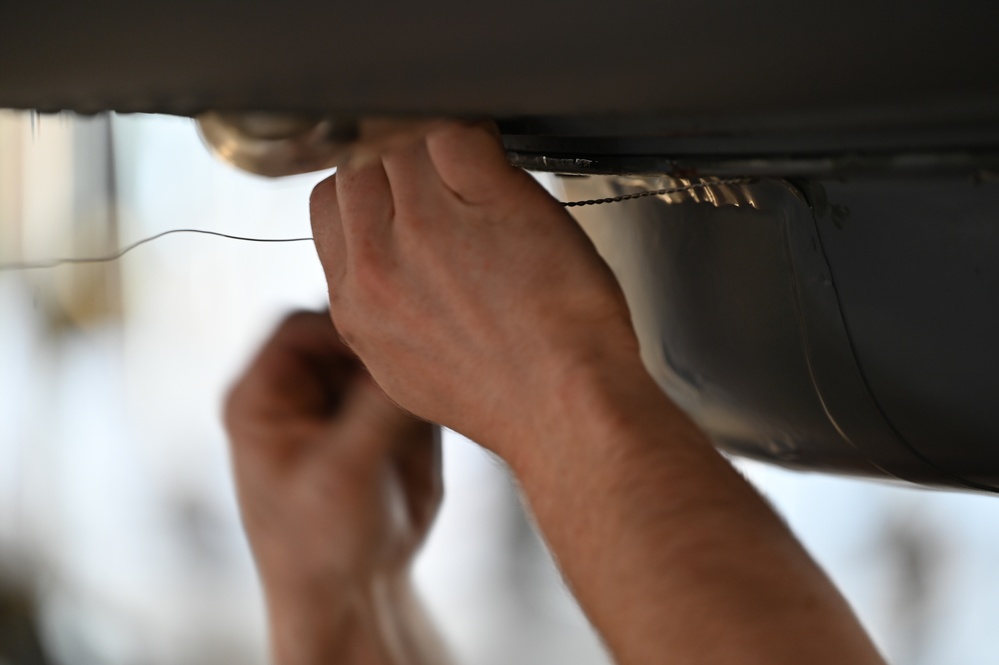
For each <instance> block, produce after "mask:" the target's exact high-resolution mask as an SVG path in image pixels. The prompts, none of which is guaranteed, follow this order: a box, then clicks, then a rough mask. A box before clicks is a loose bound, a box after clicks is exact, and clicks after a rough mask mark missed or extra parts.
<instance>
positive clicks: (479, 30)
mask: <svg viewBox="0 0 999 665" xmlns="http://www.w3.org/2000/svg"><path fill="white" fill-rule="evenodd" d="M0 15H2V17H3V20H0V63H2V69H0V107H15V108H37V109H42V110H60V109H71V110H76V111H83V112H92V111H99V110H105V109H114V110H118V111H149V112H166V113H178V114H194V113H197V112H201V111H204V110H211V109H215V110H255V111H257V110H262V111H266V110H293V111H315V112H321V113H332V114H335V113H342V114H370V113H378V114H404V115H408V114H421V113H426V114H448V115H466V114H467V115H480V114H486V115H490V116H494V117H501V118H511V119H512V118H533V119H534V120H533V121H530V122H533V123H534V125H532V126H533V127H534V128H533V129H531V130H530V132H529V133H531V134H539V133H542V134H543V133H545V132H546V131H547V133H551V131H549V130H545V129H544V126H543V125H544V122H545V120H544V119H545V118H553V117H554V118H556V119H558V118H561V120H557V122H559V123H563V126H564V123H566V122H569V123H572V122H575V123H577V125H578V124H579V123H580V122H583V126H584V127H589V126H591V125H590V124H589V123H588V122H587V121H586V118H587V117H599V118H600V119H601V120H600V121H599V124H598V125H597V126H599V127H604V128H606V127H607V126H608V123H610V124H613V123H615V122H617V123H619V124H620V123H626V124H628V125H629V126H631V127H632V128H634V127H635V126H637V124H640V123H642V122H651V123H653V125H654V127H648V128H646V129H644V130H643V131H642V132H641V133H642V134H643V135H661V134H663V133H664V132H665V133H666V135H668V136H674V137H678V136H681V137H682V136H695V135H710V136H714V137H719V136H721V137H724V136H727V135H733V134H739V135H750V134H759V133H762V134H768V133H771V134H772V133H773V132H774V131H777V132H778V133H791V134H794V133H798V132H811V131H818V130H822V131H826V130H830V129H832V130H834V131H841V130H844V129H854V128H863V130H864V131H865V132H867V133H868V136H869V137H871V138H872V140H880V139H878V135H879V133H880V132H881V131H883V130H884V129H886V128H889V127H894V128H917V129H918V128H922V127H928V126H949V127H969V126H972V125H974V124H975V123H981V122H986V123H989V122H992V120H993V118H995V117H996V111H997V110H999V40H997V39H995V25H997V24H999V5H996V4H995V3H992V2H988V1H986V0H976V1H968V0H964V1H955V0H951V1H948V2H942V1H940V0H936V1H933V2H917V3H908V4H903V5H900V4H899V3H897V2H894V1H891V0H844V1H841V2H822V3H819V2H805V3H802V2H791V1H789V0H761V1H759V2H753V3H746V2H736V1H732V0H724V1H720V2H711V3H690V2H682V3H681V2H664V1H662V0H635V1H633V2H626V3H608V2H594V1H590V2H571V3H570V2H545V3H538V2H529V1H528V0H507V1H505V2H502V3H474V2H473V3H470V2H465V1H464V0H462V1H459V0H436V1H434V2H428V3H406V2H366V3H362V2H314V1H313V2H302V1H300V0H284V1H282V2H275V1H274V0H256V1H252V2H234V1H232V0H225V1H219V0H216V1H214V2H193V1H192V0H177V1H176V2H171V3H148V2H145V3H135V2H120V1H118V2H105V3H101V4H99V5H93V4H88V3H79V2H70V1H69V0H54V1H52V2H44V3H39V2H13V1H11V0H7V1H6V2H4V4H3V7H2V11H0ZM539 119H540V121H541V125H538V121H539ZM643 119H645V120H643ZM636 123H637V124H636ZM549 129H550V128H549ZM556 133H557V134H562V135H565V134H567V133H568V134H572V133H578V132H566V131H564V130H558V131H557V132H556ZM604 134H605V135H609V136H615V135H619V134H620V132H613V131H612V132H610V133H609V134H607V133H606V132H604Z"/></svg>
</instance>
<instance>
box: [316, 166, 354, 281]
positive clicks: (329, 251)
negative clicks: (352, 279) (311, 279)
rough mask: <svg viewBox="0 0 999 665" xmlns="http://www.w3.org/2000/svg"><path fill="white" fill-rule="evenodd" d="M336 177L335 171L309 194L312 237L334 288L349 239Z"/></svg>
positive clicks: (341, 268) (345, 262)
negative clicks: (346, 238)
mask: <svg viewBox="0 0 999 665" xmlns="http://www.w3.org/2000/svg"><path fill="white" fill-rule="evenodd" d="M336 180H337V177H336V174H335V173H334V174H333V175H331V176H330V177H329V178H326V179H325V180H323V181H322V182H321V183H319V184H318V185H316V186H315V188H314V189H313V190H312V195H311V196H310V197H309V218H310V219H311V220H312V238H313V242H315V245H316V252H317V253H318V254H319V262H320V263H321V264H322V266H323V272H324V273H325V275H326V283H327V284H328V285H329V288H330V291H331V292H332V291H333V290H334V288H335V287H336V285H337V284H339V283H340V282H341V281H342V278H343V274H344V272H345V271H346V269H347V243H346V240H345V239H344V235H343V222H342V221H341V219H340V202H339V198H338V196H337V184H336ZM331 295H332V294H331Z"/></svg>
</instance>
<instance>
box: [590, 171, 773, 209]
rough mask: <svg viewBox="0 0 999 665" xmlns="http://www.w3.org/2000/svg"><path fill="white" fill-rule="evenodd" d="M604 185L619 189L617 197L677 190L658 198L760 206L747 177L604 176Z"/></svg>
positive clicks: (670, 201)
mask: <svg viewBox="0 0 999 665" xmlns="http://www.w3.org/2000/svg"><path fill="white" fill-rule="evenodd" d="M596 180H597V179H594V182H596ZM600 180H602V182H603V185H604V186H607V187H609V188H610V189H613V190H619V191H618V193H617V194H616V195H615V196H620V195H623V194H631V193H633V192H641V191H643V190H648V189H656V190H659V189H673V190H676V191H672V192H668V193H664V194H660V195H659V196H658V197H657V198H658V199H659V200H660V201H662V202H663V203H665V204H667V205H676V204H680V203H686V202H691V203H706V204H708V205H712V206H714V207H716V208H717V207H721V206H735V207H737V208H738V207H739V206H749V207H750V208H756V207H757V205H756V200H755V199H754V198H753V189H752V187H751V183H750V182H749V181H748V179H747V180H740V181H738V182H733V181H731V180H727V179H722V178H713V177H708V178H676V177H671V176H658V177H645V178H640V177H629V176H619V177H616V178H604V179H600Z"/></svg>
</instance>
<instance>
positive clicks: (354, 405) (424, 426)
mask: <svg viewBox="0 0 999 665" xmlns="http://www.w3.org/2000/svg"><path fill="white" fill-rule="evenodd" d="M334 427H335V428H336V437H337V438H338V439H339V440H340V441H342V442H343V445H344V447H345V448H346V450H343V451H341V452H340V453H338V454H343V452H346V453H347V454H349V455H351V456H352V457H353V458H355V459H356V460H357V461H358V462H359V463H363V462H368V463H377V464H380V463H382V462H384V461H385V460H386V459H387V458H388V457H389V456H390V455H391V454H392V451H393V450H395V448H396V447H397V446H399V445H401V443H403V442H412V441H417V440H420V439H422V438H429V435H430V433H431V431H432V426H431V425H429V424H428V423H426V422H424V421H422V420H420V419H419V418H416V417H414V416H412V415H410V414H409V413H408V412H406V411H404V410H403V409H401V408H400V407H399V406H398V405H396V404H395V402H393V401H392V400H390V399H389V398H388V397H387V396H386V395H385V393H384V392H383V391H382V389H381V388H380V387H378V384H376V383H375V381H374V379H372V378H371V376H370V375H369V374H368V373H367V372H366V371H362V372H358V373H357V374H356V375H355V376H354V377H353V380H352V381H351V385H350V386H349V389H348V391H347V394H346V396H345V399H344V402H343V407H342V410H341V416H340V418H339V419H338V422H337V423H336V424H335V425H334Z"/></svg>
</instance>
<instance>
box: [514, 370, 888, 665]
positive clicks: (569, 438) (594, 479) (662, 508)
mask: <svg viewBox="0 0 999 665" xmlns="http://www.w3.org/2000/svg"><path fill="white" fill-rule="evenodd" d="M549 407H550V408H549V410H548V414H549V416H550V417H551V420H550V421H549V423H548V424H547V425H546V423H544V422H539V423H536V425H535V427H534V429H535V431H537V433H538V435H537V439H536V440H534V441H530V442H527V441H520V442H517V444H516V450H515V451H514V448H513V447H512V446H511V448H510V451H511V453H510V455H509V459H510V461H511V464H512V465H513V467H514V469H515V472H516V473H517V475H518V477H519V478H520V480H521V482H522V485H523V488H524V491H525V492H526V494H527V497H528V500H529V502H530V504H531V506H532V509H533V510H534V513H535V516H536V519H537V521H538V523H539V525H540V527H541V530H542V531H543V533H544V535H545V537H546V538H547V540H548V542H549V544H550V546H551V548H552V550H553V552H554V554H555V555H556V557H557V558H558V559H559V562H560V566H561V568H562V570H563V573H564V574H565V576H566V578H567V580H568V582H569V584H570V585H571V586H572V588H573V590H574V592H575V594H576V596H577V598H578V600H579V601H580V604H581V605H582V607H583V609H584V611H585V612H586V613H587V614H588V615H589V617H590V619H591V621H592V622H593V623H594V625H595V626H596V628H597V629H598V630H599V631H600V632H601V634H602V635H603V637H604V639H605V640H606V642H607V643H608V646H609V647H610V649H611V651H612V653H613V654H614V655H615V657H616V658H617V660H618V662H619V663H621V664H623V665H644V664H646V663H659V662H664V660H668V661H669V662H671V663H695V662H696V663H699V664H700V663H739V664H740V665H742V664H752V663H761V664H762V663H766V664H767V665H775V664H782V663H803V662H807V663H827V662H828V663H844V662H849V663H880V662H881V660H880V658H879V656H878V655H877V653H876V651H875V649H874V648H873V646H872V645H871V644H870V641H869V639H868V638H867V636H866V634H865V633H864V631H863V630H862V629H861V627H860V626H859V624H858V623H857V621H856V619H855V618H854V616H853V614H852V612H851V611H850V609H849V607H848V606H847V605H846V603H845V601H844V600H843V599H842V597H841V596H840V595H839V593H838V592H837V591H836V590H835V588H834V587H833V586H832V585H831V584H830V583H829V581H828V580H827V578H826V577H825V575H824V574H823V573H822V571H821V570H820V569H819V568H818V567H817V566H816V565H815V564H814V563H813V562H812V561H811V559H810V558H809V556H808V555H807V554H806V553H805V551H804V550H803V549H802V548H801V546H800V545H799V544H798V543H797V542H796V540H795V539H794V537H793V536H792V535H791V534H790V533H789V532H788V530H787V529H786V528H785V526H784V525H783V523H782V522H781V520H780V519H779V518H778V517H777V516H776V515H775V514H774V512H773V511H772V510H771V509H770V508H769V506H768V505H767V504H766V503H765V502H764V501H763V500H762V499H761V498H760V497H759V495H758V494H757V493H756V492H755V490H754V489H753V488H752V487H751V486H750V485H749V484H748V483H747V482H745V480H744V479H743V478H742V477H741V476H739V474H738V473H736V472H735V471H734V470H733V469H732V467H731V466H730V465H729V464H728V462H727V461H725V460H724V458H722V457H721V456H720V455H719V454H718V453H717V452H716V451H715V450H714V449H713V448H712V447H711V445H710V444H709V442H708V441H707V439H706V437H705V436H704V435H703V434H702V433H701V432H700V431H699V430H698V429H697V428H696V426H694V424H693V423H691V422H690V421H689V419H688V418H687V417H686V416H685V415H684V414H683V413H682V412H680V411H679V409H677V408H676V407H675V406H674V405H673V404H672V403H671V402H670V401H669V400H668V399H666V398H665V397H664V396H663V395H662V394H661V393H660V392H659V390H658V388H657V387H655V385H654V384H653V383H652V380H651V379H650V378H648V375H647V374H645V373H644V371H640V372H638V373H634V372H633V373H630V374H629V372H628V368H627V367H623V368H622V372H621V376H620V377H576V379H575V380H574V382H573V383H572V384H571V385H569V384H566V385H564V386H563V388H562V389H561V390H560V391H557V392H556V394H555V395H554V396H553V401H552V403H551V404H550V405H549Z"/></svg>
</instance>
